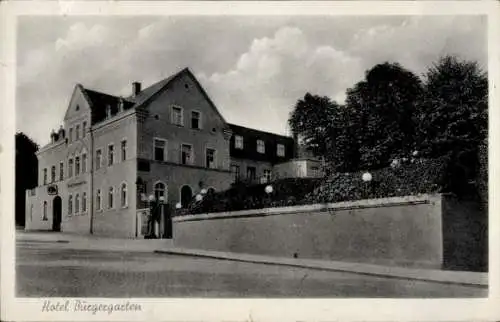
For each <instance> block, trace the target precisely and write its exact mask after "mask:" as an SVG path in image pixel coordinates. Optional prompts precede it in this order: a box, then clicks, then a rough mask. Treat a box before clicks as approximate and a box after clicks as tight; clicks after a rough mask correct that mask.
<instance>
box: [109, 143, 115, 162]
mask: <svg viewBox="0 0 500 322" xmlns="http://www.w3.org/2000/svg"><path fill="white" fill-rule="evenodd" d="M114 162H115V146H114V145H113V144H110V145H108V167H109V166H112V165H113V163H114Z"/></svg>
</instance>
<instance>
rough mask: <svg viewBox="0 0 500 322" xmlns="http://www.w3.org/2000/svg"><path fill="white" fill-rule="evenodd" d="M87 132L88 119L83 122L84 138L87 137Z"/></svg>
mask: <svg viewBox="0 0 500 322" xmlns="http://www.w3.org/2000/svg"><path fill="white" fill-rule="evenodd" d="M86 133H87V121H85V122H83V124H82V138H84V137H85V134H86Z"/></svg>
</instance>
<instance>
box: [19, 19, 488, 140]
mask: <svg viewBox="0 0 500 322" xmlns="http://www.w3.org/2000/svg"><path fill="white" fill-rule="evenodd" d="M486 30H487V22H486V18H484V17H481V16H387V17H380V16H379V17H375V16H359V17H356V16H351V17H339V16H337V17H335V16H324V17H318V16H314V17H304V16H292V17H277V16H267V17H250V16H246V17H242V16H238V17H231V16H218V17H213V16H212V17H209V16H205V17H182V16H172V17H144V16H142V17H111V18H110V17H108V18H104V17H75V16H72V17H67V18H64V17H23V18H20V20H19V23H18V38H17V91H16V94H17V95H16V100H17V102H16V104H17V113H16V116H17V120H16V122H17V130H19V131H23V132H25V133H27V134H28V135H29V136H30V137H32V138H34V140H35V141H36V142H37V143H39V144H45V143H47V141H48V139H49V132H50V130H51V129H52V128H58V127H59V125H60V124H61V123H62V118H63V116H64V112H65V111H66V108H67V105H68V101H69V98H70V95H71V93H72V90H73V87H74V86H75V84H76V83H81V84H83V85H84V86H85V87H87V88H91V89H96V90H100V91H103V92H107V93H110V94H114V95H128V94H130V91H131V85H130V84H131V82H132V81H140V82H142V83H143V87H145V86H148V85H150V84H152V83H154V82H156V81H158V80H161V79H163V78H165V77H168V76H169V75H171V74H173V73H175V72H177V71H179V70H180V69H182V68H184V67H189V68H190V69H191V70H192V71H193V73H194V74H195V75H196V76H197V78H198V79H199V81H200V82H201V84H202V86H204V87H205V89H206V90H207V92H208V94H209V95H210V96H211V98H212V99H213V101H214V102H215V104H216V105H217V106H218V108H219V109H220V111H221V113H222V114H223V115H224V117H225V118H226V120H227V121H229V122H232V123H237V124H241V125H244V126H249V127H254V128H258V129H261V130H266V131H270V132H275V133H286V131H287V127H286V122H287V118H288V115H289V112H290V110H291V108H292V107H293V105H294V103H295V102H296V101H297V99H299V98H301V97H303V95H304V94H305V93H306V92H308V91H309V92H311V93H314V94H320V95H327V96H329V97H331V98H333V99H336V100H338V101H342V100H343V99H344V98H345V90H346V88H348V87H350V86H352V85H353V84H354V83H356V82H357V81H359V80H361V79H362V78H363V75H364V71H365V70H367V69H369V68H370V67H372V66H373V65H374V64H377V63H382V62H385V61H391V62H399V63H401V64H402V65H403V66H405V67H406V68H408V69H410V70H412V71H414V72H416V73H417V74H419V75H421V74H422V73H423V72H424V71H425V70H426V69H427V68H428V67H429V66H430V65H431V64H432V63H433V62H435V61H436V60H437V59H438V58H439V57H440V56H442V55H445V54H454V55H458V56H460V57H462V58H464V59H470V60H475V61H478V62H479V63H480V65H481V66H482V67H483V69H485V70H486V67H487V46H486V45H487V39H486V37H487V36H486Z"/></svg>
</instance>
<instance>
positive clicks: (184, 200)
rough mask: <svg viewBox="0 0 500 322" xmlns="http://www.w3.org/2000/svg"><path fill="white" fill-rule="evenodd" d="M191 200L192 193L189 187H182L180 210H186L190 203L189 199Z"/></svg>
mask: <svg viewBox="0 0 500 322" xmlns="http://www.w3.org/2000/svg"><path fill="white" fill-rule="evenodd" d="M192 198H193V191H192V190H191V187H190V186H187V185H186V186H182V188H181V205H182V208H186V207H187V206H188V205H189V203H190V202H191V199H192Z"/></svg>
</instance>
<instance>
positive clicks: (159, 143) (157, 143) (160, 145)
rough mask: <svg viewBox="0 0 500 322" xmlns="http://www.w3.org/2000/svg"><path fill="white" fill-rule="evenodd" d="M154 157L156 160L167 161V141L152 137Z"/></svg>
mask: <svg viewBox="0 0 500 322" xmlns="http://www.w3.org/2000/svg"><path fill="white" fill-rule="evenodd" d="M153 146H154V159H155V160H156V161H167V141H166V140H163V139H154V142H153Z"/></svg>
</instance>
